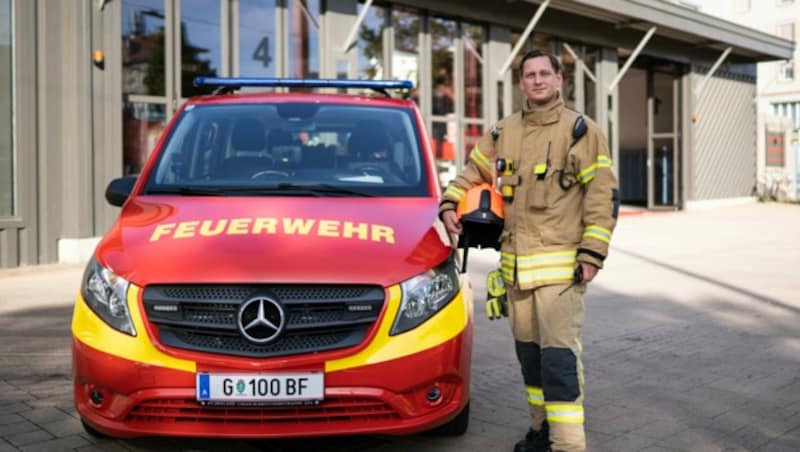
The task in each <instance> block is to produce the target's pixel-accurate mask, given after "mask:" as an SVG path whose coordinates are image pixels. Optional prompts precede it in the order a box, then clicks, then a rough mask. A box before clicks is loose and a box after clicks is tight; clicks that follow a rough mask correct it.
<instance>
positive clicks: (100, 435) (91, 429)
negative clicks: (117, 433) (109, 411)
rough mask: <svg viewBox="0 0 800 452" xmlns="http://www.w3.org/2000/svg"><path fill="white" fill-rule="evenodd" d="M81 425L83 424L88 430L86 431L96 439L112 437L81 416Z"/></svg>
mask: <svg viewBox="0 0 800 452" xmlns="http://www.w3.org/2000/svg"><path fill="white" fill-rule="evenodd" d="M81 425H82V426H83V429H84V430H85V431H86V433H88V434H89V436H91V437H92V438H95V439H103V438H110V436H108V435H106V434H105V433H103V432H101V431H99V430H97V429H96V428H94V427H92V426H91V425H89V423H88V422H86V421H85V420H84V419H83V418H81Z"/></svg>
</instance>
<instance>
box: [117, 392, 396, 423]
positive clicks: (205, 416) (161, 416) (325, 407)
mask: <svg viewBox="0 0 800 452" xmlns="http://www.w3.org/2000/svg"><path fill="white" fill-rule="evenodd" d="M397 419H400V415H399V414H398V413H397V412H396V411H395V410H394V409H393V408H392V407H391V406H390V405H388V404H387V403H385V402H383V401H381V400H379V399H371V398H363V397H360V398H357V397H353V398H344V397H332V398H326V399H325V400H323V401H322V402H321V403H320V404H318V405H279V406H214V405H201V404H200V403H198V402H197V401H196V400H193V399H155V400H145V401H143V402H140V403H139V404H137V405H136V406H134V407H133V409H132V410H131V411H130V413H129V414H128V416H127V418H126V420H125V421H126V422H153V423H159V422H186V423H196V422H225V423H261V424H276V423H297V422H341V421H353V420H357V421H359V422H370V421H385V420H397Z"/></svg>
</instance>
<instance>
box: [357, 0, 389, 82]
mask: <svg viewBox="0 0 800 452" xmlns="http://www.w3.org/2000/svg"><path fill="white" fill-rule="evenodd" d="M363 9H364V4H363V3H359V4H358V13H359V14H361V11H362V10H363ZM385 28H386V8H383V7H380V6H377V5H372V6H371V7H370V9H369V11H367V15H366V16H365V17H364V21H363V22H362V23H361V28H359V30H358V78H364V79H372V80H374V79H385V78H388V77H387V76H386V74H385V71H386V70H385V65H384V61H383V30H384V29H385Z"/></svg>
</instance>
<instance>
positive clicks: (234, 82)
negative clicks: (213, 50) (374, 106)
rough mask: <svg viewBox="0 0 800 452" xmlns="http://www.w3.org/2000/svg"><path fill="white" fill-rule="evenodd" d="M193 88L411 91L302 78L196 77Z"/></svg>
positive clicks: (390, 83)
mask: <svg viewBox="0 0 800 452" xmlns="http://www.w3.org/2000/svg"><path fill="white" fill-rule="evenodd" d="M194 84H195V86H215V87H227V88H233V89H236V88H243V87H286V88H365V89H375V90H387V89H411V88H413V87H414V84H413V83H412V82H411V81H409V80H352V79H304V78H252V77H197V78H195V79H194Z"/></svg>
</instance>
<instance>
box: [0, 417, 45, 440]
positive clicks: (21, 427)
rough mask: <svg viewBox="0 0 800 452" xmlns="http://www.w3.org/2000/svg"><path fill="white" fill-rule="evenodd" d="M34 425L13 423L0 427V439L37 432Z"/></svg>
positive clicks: (25, 422) (27, 422)
mask: <svg viewBox="0 0 800 452" xmlns="http://www.w3.org/2000/svg"><path fill="white" fill-rule="evenodd" d="M38 429H39V427H37V426H36V425H35V424H34V423H32V422H29V421H22V422H15V423H13V424H6V425H0V437H3V438H5V437H6V436H8V435H14V434H17V433H25V432H33V431H36V430H38Z"/></svg>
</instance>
